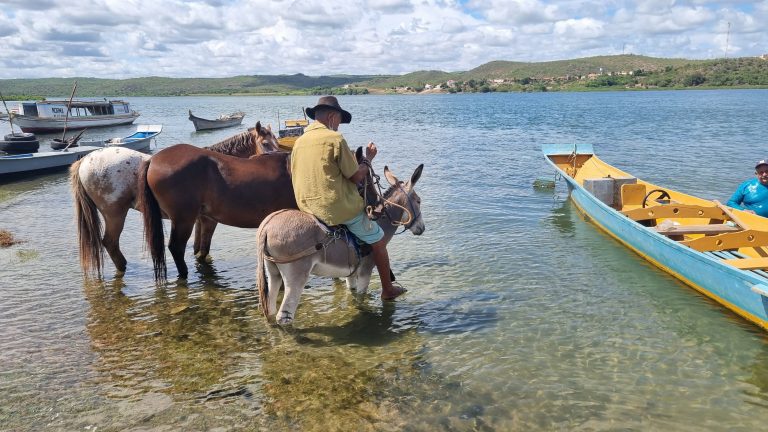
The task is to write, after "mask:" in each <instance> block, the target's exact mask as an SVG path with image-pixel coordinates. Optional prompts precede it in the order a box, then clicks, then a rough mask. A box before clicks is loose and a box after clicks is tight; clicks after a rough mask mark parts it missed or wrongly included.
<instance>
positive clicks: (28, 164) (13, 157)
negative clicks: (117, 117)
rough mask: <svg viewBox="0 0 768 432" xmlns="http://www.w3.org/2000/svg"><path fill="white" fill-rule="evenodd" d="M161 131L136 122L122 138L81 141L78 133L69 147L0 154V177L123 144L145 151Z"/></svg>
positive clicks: (55, 165)
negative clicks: (134, 128)
mask: <svg viewBox="0 0 768 432" xmlns="http://www.w3.org/2000/svg"><path fill="white" fill-rule="evenodd" d="M161 130H162V126H160V125H139V126H138V127H137V131H136V132H135V133H133V134H131V135H129V136H127V137H124V138H113V139H108V140H104V141H83V142H80V143H78V142H77V140H78V139H79V135H78V136H77V137H75V138H72V139H73V142H72V144H71V145H70V146H64V148H61V149H59V150H50V151H41V152H36V153H35V152H29V153H19V154H7V155H0V178H5V177H11V176H13V177H16V176H21V175H25V174H35V173H38V172H40V171H43V170H54V169H60V168H64V167H67V166H69V165H72V164H73V163H74V162H75V161H77V160H79V159H82V158H83V157H84V156H85V155H87V154H88V153H90V152H93V151H96V150H99V149H102V148H105V147H124V148H129V149H132V150H146V149H148V148H149V146H150V142H151V141H152V139H154V138H155V137H157V135H159V134H160V132H161Z"/></svg>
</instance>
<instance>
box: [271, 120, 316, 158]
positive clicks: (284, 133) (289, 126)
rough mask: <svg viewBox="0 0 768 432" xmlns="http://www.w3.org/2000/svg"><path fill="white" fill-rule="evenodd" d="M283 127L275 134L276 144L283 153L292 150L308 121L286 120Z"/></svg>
mask: <svg viewBox="0 0 768 432" xmlns="http://www.w3.org/2000/svg"><path fill="white" fill-rule="evenodd" d="M284 125H285V127H284V128H281V129H279V130H278V132H277V143H278V145H279V146H280V148H281V149H283V150H285V151H291V150H293V145H294V144H295V143H296V140H297V139H298V138H299V137H300V136H301V135H302V134H304V128H305V127H307V125H309V121H308V120H307V119H306V118H304V119H293V120H286V121H285V123H284Z"/></svg>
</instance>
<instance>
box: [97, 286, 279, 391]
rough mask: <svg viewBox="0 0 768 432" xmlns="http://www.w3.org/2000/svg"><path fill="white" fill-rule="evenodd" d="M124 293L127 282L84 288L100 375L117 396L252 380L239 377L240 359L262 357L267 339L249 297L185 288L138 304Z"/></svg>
mask: <svg viewBox="0 0 768 432" xmlns="http://www.w3.org/2000/svg"><path fill="white" fill-rule="evenodd" d="M123 288H125V284H124V282H123V281H122V280H121V279H116V280H113V281H108V282H96V281H87V282H86V283H85V285H84V290H85V295H86V298H87V300H88V302H89V304H90V311H89V314H88V325H87V329H88V333H89V336H90V338H91V343H92V346H93V349H94V351H95V352H97V353H99V354H100V362H99V364H98V366H97V369H98V370H99V371H101V372H102V373H103V377H104V379H105V380H108V381H109V382H110V384H111V386H110V387H108V388H116V389H119V391H118V392H117V394H116V395H113V396H118V397H119V396H121V395H122V393H123V392H127V393H128V394H132V393H133V392H141V391H150V390H152V391H158V392H167V393H171V394H174V395H177V396H182V397H185V396H184V395H186V397H189V396H190V395H197V394H200V393H203V394H206V393H207V392H208V391H209V390H210V389H211V388H213V387H215V386H216V385H217V384H218V383H219V382H221V381H223V380H224V379H225V378H226V379H227V380H228V381H229V382H230V383H231V384H233V385H238V384H248V383H249V382H250V381H251V378H252V377H251V376H247V375H246V376H242V377H240V379H236V378H233V377H232V374H233V371H234V370H235V369H236V367H237V366H238V364H239V359H238V357H237V354H238V353H241V352H249V351H257V350H258V349H259V344H260V341H261V340H262V338H259V337H258V335H259V334H263V333H264V329H263V328H261V329H260V328H257V326H256V325H255V322H254V320H252V319H250V316H249V312H248V311H250V310H255V308H256V305H257V302H256V301H255V299H254V298H253V296H251V295H250V293H243V292H238V291H222V290H220V289H217V288H214V287H208V286H206V287H203V288H202V289H199V290H192V289H190V288H189V287H188V286H187V285H186V284H185V283H178V284H176V286H173V287H159V288H157V289H156V290H155V291H154V293H152V295H151V296H146V297H136V298H131V297H128V296H126V295H125V294H124V292H123ZM254 336H256V337H254ZM112 386H114V387H112Z"/></svg>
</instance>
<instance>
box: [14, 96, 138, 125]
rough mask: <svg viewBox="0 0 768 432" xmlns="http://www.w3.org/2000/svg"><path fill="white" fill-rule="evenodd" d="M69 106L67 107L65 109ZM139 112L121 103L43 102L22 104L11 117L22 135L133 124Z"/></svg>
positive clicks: (107, 101) (93, 101)
mask: <svg viewBox="0 0 768 432" xmlns="http://www.w3.org/2000/svg"><path fill="white" fill-rule="evenodd" d="M68 107H69V108H68ZM139 115H140V114H139V113H138V112H136V111H133V110H131V107H130V104H129V103H128V102H126V101H122V100H107V99H102V100H82V99H81V100H77V99H76V100H72V101H71V102H70V101H67V100H42V101H32V102H21V103H19V106H18V108H17V109H16V110H15V111H11V113H10V116H11V120H12V121H13V123H14V124H15V125H17V126H19V127H20V128H21V130H22V131H24V132H59V131H62V130H64V129H65V125H66V129H68V130H75V129H86V128H94V127H104V126H117V125H124V124H131V123H133V122H134V121H135V120H136V118H138V117H139Z"/></svg>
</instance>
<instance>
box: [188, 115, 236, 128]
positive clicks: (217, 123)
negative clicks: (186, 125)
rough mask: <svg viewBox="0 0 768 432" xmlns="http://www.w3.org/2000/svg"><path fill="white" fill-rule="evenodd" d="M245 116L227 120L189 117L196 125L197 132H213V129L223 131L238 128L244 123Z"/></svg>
mask: <svg viewBox="0 0 768 432" xmlns="http://www.w3.org/2000/svg"><path fill="white" fill-rule="evenodd" d="M243 117H245V116H244V115H243V116H240V117H233V118H229V119H226V120H218V119H217V120H208V119H204V118H200V117H195V116H193V115H190V116H189V120H191V121H192V124H193V125H195V130H196V131H202V130H212V129H223V128H228V127H232V126H238V125H240V124H242V123H243Z"/></svg>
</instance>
